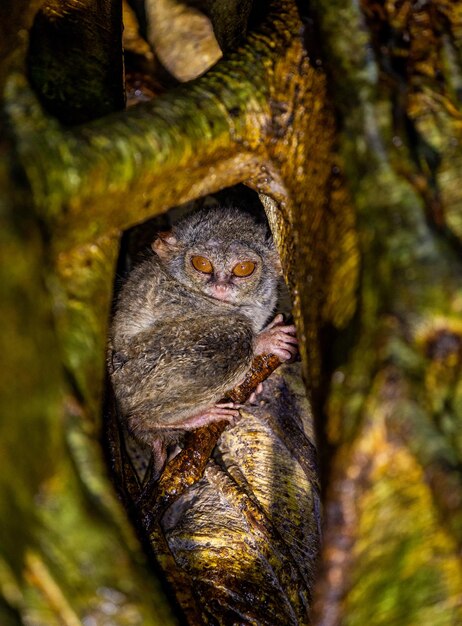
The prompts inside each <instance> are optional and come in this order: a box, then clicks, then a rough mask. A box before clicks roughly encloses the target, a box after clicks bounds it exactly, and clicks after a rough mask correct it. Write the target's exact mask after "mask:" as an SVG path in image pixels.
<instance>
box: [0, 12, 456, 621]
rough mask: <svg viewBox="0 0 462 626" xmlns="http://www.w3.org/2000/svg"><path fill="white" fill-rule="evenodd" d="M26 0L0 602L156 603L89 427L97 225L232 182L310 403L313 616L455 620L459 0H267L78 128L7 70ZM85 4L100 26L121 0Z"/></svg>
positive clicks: (53, 608) (99, 295)
mask: <svg viewBox="0 0 462 626" xmlns="http://www.w3.org/2000/svg"><path fill="white" fill-rule="evenodd" d="M10 4H11V3H10ZM42 4H43V3H40V2H30V3H27V2H17V3H15V4H14V6H13V5H11V7H10V8H11V12H10V16H9V22H10V24H11V29H9V30H8V32H7V34H6V37H5V38H4V41H6V43H7V45H8V46H10V47H13V46H14V47H15V51H14V52H11V51H9V50H8V49H7V51H6V52H2V55H1V56H0V86H1V88H2V93H3V103H2V115H1V123H2V132H1V133H0V138H1V139H0V142H1V144H0V145H1V152H0V180H1V184H2V190H3V192H4V193H3V194H2V199H1V202H2V211H1V213H0V215H1V220H2V223H1V225H0V226H1V227H0V237H1V238H2V241H1V244H2V245H1V247H0V250H1V253H2V265H1V268H2V269H1V272H2V274H1V282H0V284H1V286H2V309H1V313H0V315H1V322H0V323H1V328H2V330H3V336H2V342H3V345H2V351H1V353H2V355H4V360H5V367H4V371H5V374H4V375H3V376H2V378H1V384H2V403H4V404H3V407H2V415H5V416H6V419H3V420H2V422H1V424H0V428H1V430H2V433H1V440H2V442H4V447H5V456H4V467H5V469H4V471H3V472H2V476H1V477H0V485H1V489H2V494H3V497H2V500H1V506H2V507H3V511H2V515H1V519H2V525H3V534H4V537H5V540H4V541H3V545H2V554H1V556H2V561H1V562H0V580H1V581H2V594H3V596H2V598H3V600H2V603H0V617H1V619H2V623H3V621H4V622H5V623H6V624H10V623H12V624H13V623H20V620H21V619H23V620H28V621H29V622H32V623H34V624H35V623H37V624H42V623H43V624H45V623H46V624H53V623H56V624H58V623H65V624H73V623H79V620H82V619H83V618H85V617H88V618H90V617H94V618H95V619H96V620H98V619H101V620H103V613H104V606H107V604H105V603H108V602H109V603H110V604H111V606H112V607H113V609H114V611H115V612H114V615H116V617H114V621H113V622H112V623H119V622H116V621H115V620H120V623H121V624H122V623H124V620H125V619H130V617H128V618H127V615H132V616H133V615H135V617H134V618H133V623H136V619H139V620H141V621H142V623H146V624H151V623H152V624H156V623H162V624H169V623H174V618H172V616H171V614H170V612H169V610H168V608H167V607H166V605H165V603H164V601H163V594H162V592H161V590H160V589H159V587H158V585H157V583H156V581H155V579H154V576H153V575H152V573H151V574H150V573H149V572H148V571H147V569H146V568H145V563H144V561H143V557H142V552H141V550H140V547H139V545H138V543H137V541H136V540H135V538H134V534H133V531H132V529H131V526H130V524H129V523H128V522H127V520H126V518H125V516H124V514H123V512H122V511H121V508H120V506H119V503H118V502H117V500H116V498H115V496H114V494H113V491H112V488H111V486H110V483H109V481H108V478H107V475H106V469H105V466H104V462H103V459H102V454H101V448H100V445H99V438H100V434H101V421H100V415H101V398H102V389H103V382H104V350H105V337H106V331H107V320H108V317H109V311H110V301H111V294H112V281H113V277H114V272H115V262H116V257H117V252H118V239H119V235H120V232H121V231H122V230H124V229H126V228H128V227H130V226H132V225H134V224H136V223H139V222H141V221H143V220H145V219H147V218H148V217H151V216H153V215H155V214H157V213H160V212H163V211H166V210H167V209H168V208H170V207H171V206H173V205H176V204H179V203H182V202H185V201H187V200H190V199H193V198H196V197H198V196H201V195H205V194H207V193H210V192H213V191H216V190H219V189H221V188H223V187H224V186H228V185H232V184H235V183H237V182H242V181H245V182H246V183H247V184H249V185H251V186H252V187H253V188H254V189H256V190H258V191H259V193H260V196H261V199H262V202H263V203H264V205H265V208H266V210H267V214H268V217H269V220H270V223H271V226H272V229H273V233H274V237H275V240H276V243H277V245H278V248H279V251H280V255H281V260H282V264H283V268H284V273H285V276H286V279H287V282H288V285H289V288H290V290H291V294H292V297H293V301H294V317H295V320H296V324H297V328H298V335H299V339H300V342H301V356H302V361H303V368H304V374H305V380H306V384H307V386H308V388H309V390H310V393H311V397H312V399H313V406H314V410H315V417H316V419H317V424H318V433H319V442H320V446H321V456H322V466H323V468H324V474H323V481H324V483H325V493H326V504H325V539H324V552H323V563H322V568H321V574H320V581H319V585H318V593H317V601H316V603H315V616H314V622H315V623H316V624H320V625H321V624H322V625H323V626H330V625H334V624H348V625H355V624H358V625H361V626H362V625H363V624H366V623H374V624H382V623H383V624H390V623H394V624H403V626H404V625H405V624H409V623H422V624H428V625H429V626H430V625H431V626H433V625H434V624H451V623H457V622H458V621H460V619H461V609H460V606H461V597H460V589H461V588H462V571H461V565H460V560H459V556H460V545H461V541H462V530H461V529H462V513H461V511H462V507H461V504H462V485H461V474H460V464H461V438H460V434H459V428H458V424H459V421H460V416H461V412H462V408H461V407H462V402H461V397H462V384H461V378H460V371H461V359H462V330H461V329H462V326H461V321H460V320H461V308H462V307H461V302H462V293H461V286H460V275H461V271H460V270H461V267H460V265H461V261H460V249H461V248H460V240H461V236H462V220H461V217H460V216H461V196H460V188H459V186H458V182H457V181H458V177H459V175H458V172H459V170H460V163H461V150H460V115H461V113H460V108H461V107H460V75H461V63H462V61H461V44H460V33H461V32H462V31H461V28H462V17H461V11H460V7H459V5H458V3H448V2H446V1H445V0H438V1H437V2H433V3H411V2H408V1H405V2H401V3H393V2H390V3H386V4H384V3H373V2H369V1H368V0H363V1H362V2H361V4H358V3H354V2H351V1H350V0H336V1H335V2H327V1H326V2H325V1H324V0H315V1H314V2H313V4H312V7H311V10H310V11H311V12H308V11H307V12H306V14H303V12H304V9H300V8H297V6H296V4H295V2H292V1H291V0H279V1H275V2H272V3H271V5H270V10H269V12H268V15H267V17H266V19H265V20H264V21H263V22H262V24H261V25H260V26H258V27H256V28H255V29H254V30H253V31H252V32H251V33H250V34H249V36H248V38H247V40H246V42H245V43H244V44H243V46H242V47H241V48H239V49H238V50H237V51H235V52H232V53H229V54H228V55H226V57H225V58H224V59H223V60H222V61H220V62H219V63H218V64H217V65H216V66H215V67H214V68H212V69H211V70H210V71H209V72H207V74H205V75H204V76H203V77H201V78H199V79H198V80H197V81H193V82H192V83H190V84H185V85H182V86H181V87H178V88H176V89H174V90H172V91H169V92H168V93H166V94H165V95H162V96H160V97H158V98H157V99H156V100H154V101H152V102H149V103H146V104H143V105H139V106H137V107H134V108H131V109H130V110H128V111H123V112H115V113H112V114H110V115H104V117H101V118H100V119H96V120H93V121H91V122H85V123H84V124H82V125H80V126H75V127H69V126H64V125H63V124H62V121H61V122H60V121H58V120H57V119H55V118H53V117H51V116H50V115H49V114H47V113H45V112H44V110H43V109H42V108H41V106H40V104H39V101H38V99H37V96H36V94H35V93H34V92H33V91H32V89H31V87H30V86H29V84H28V81H27V79H26V71H25V53H26V43H27V42H26V41H25V39H24V37H25V35H24V33H25V30H27V29H29V28H30V25H31V23H32V19H33V17H34V16H35V15H36V13H37V11H38V10H39V8H40V6H41V5H42ZM61 4H62V5H66V6H71V5H72V4H74V3H72V2H69V3H61ZM87 5H88V7H91V10H93V9H94V10H96V15H97V16H98V23H99V24H100V25H101V23H102V22H101V19H102V17H103V15H107V14H108V13H109V14H110V15H111V16H112V17H111V19H110V30H111V34H110V36H109V39H108V40H109V41H115V39H113V37H115V38H117V19H116V17H115V16H116V15H117V13H116V12H114V8H113V7H114V6H117V5H116V4H114V5H112V4H111V5H109V3H102V4H101V5H99V4H98V3H96V2H88V3H86V4H85V6H87ZM7 6H8V5H7ZM48 6H50V5H48ZM97 6H100V8H99V9H95V7H97ZM101 7H103V8H101ZM87 10H90V9H87ZM2 11H3V10H2ZM299 11H302V15H300V12H299ZM3 13H4V11H3ZM63 14H65V11H63ZM2 15H3V14H2ZM41 15H46V13H44V12H43V11H42V14H41ZM86 15H87V14H85V15H84V17H86ZM84 17H82V19H80V18H79V20H78V21H77V22H76V23H75V24H76V25H75V29H76V34H78V31H79V29H80V24H82V22H85V19H84ZM100 18H101V19H100ZM1 23H2V24H3V23H4V20H3V19H2V20H1ZM87 26H88V23H87ZM36 28H38V27H37V26H36ZM43 28H45V27H43ZM72 28H74V26H73V27H72ZM39 31H40V32H38V33H37V32H36V33H35V34H34V46H36V48H35V50H36V51H37V53H43V52H44V51H45V49H44V48H42V44H41V43H39V42H40V37H38V35H41V34H42V33H43V32H44V31H43V30H42V27H40V28H39ZM119 34H120V33H119ZM103 49H105V50H106V52H103V53H102V57H101V58H102V61H103V63H102V65H103V66H104V65H105V62H106V61H107V60H108V57H107V48H104V46H103ZM116 50H119V48H116ZM116 54H118V52H116ZM38 58H39V57H37V59H38ZM37 63H38V67H37V68H36V70H35V72H38V71H39V70H40V69H43V67H41V64H42V63H43V61H39V60H37ZM83 66H86V61H85V60H84V61H83ZM60 67H61V66H60ZM62 67H63V68H65V67H66V66H65V65H63V66H62ZM87 67H88V68H91V64H89V65H88V66H87ZM117 67H120V66H119V65H117ZM117 67H116V74H117V72H118V71H119V70H117ZM68 71H69V70H68V68H67V69H65V71H64V75H65V77H66V76H67V75H68V74H67V73H68ZM82 71H83V70H82ZM90 74H91V75H92V76H93V74H92V70H91V69H90ZM36 76H39V74H37V73H36ZM119 78H120V80H121V76H119ZM60 80H61V79H60ZM97 83H98V87H97V90H96V93H97V92H98V89H100V88H101V89H102V90H103V91H104V95H108V97H109V95H111V96H112V97H113V98H112V99H111V98H109V100H106V99H104V103H105V104H104V107H105V108H104V107H103V108H104V110H103V111H102V113H104V114H105V113H106V112H107V111H108V110H109V109H111V110H112V109H117V108H120V106H121V100H120V97H121V92H120V89H119V88H118V87H119V86H120V84H119V83H117V79H116V84H115V87H114V82H112V83H111V84H112V87H111V86H109V87H107V85H108V83H105V82H104V80H102V78H101V75H100V76H99V78H98V81H97ZM35 85H36V87H37V88H38V89H39V90H42V93H41V98H42V102H46V99H44V98H43V96H44V94H43V91H46V89H45V88H46V87H47V83H46V79H44V78H43V76H42V77H40V76H39V78H38V79H37V80H36V81H35ZM104 85H106V86H104ZM106 89H107V90H108V91H110V92H111V94H106ZM53 93H57V92H53ZM79 93H80V91H79ZM114 94H115V95H114ZM92 98H93V99H95V98H96V99H98V97H97V96H92ZM92 98H90V104H91V99H92ZM86 106H87V107H88V103H87V105H86ZM90 108H91V107H90ZM64 109H65V110H66V111H67V105H64ZM102 113H101V114H102ZM58 114H59V113H58ZM99 114H100V113H99ZM89 116H90V115H89V114H88V108H87V114H86V115H85V116H84V117H85V120H87V119H88V117H89ZM71 117H72V116H71ZM72 119H74V120H76V121H77V118H76V117H72ZM61 120H65V121H66V122H69V119H68V118H66V115H65V114H63V116H62V117H61ZM79 121H82V120H79ZM344 177H346V178H347V180H348V191H347V190H346V188H345V185H344V182H343V179H344ZM25 364H27V367H25ZM214 471H215V470H214V469H210V470H209V482H210V484H214V483H213V481H214V480H215V478H214V477H215V474H214ZM227 488H228V487H227V485H225V484H222V485H221V487H220V488H219V489H218V487H217V491H218V490H222V491H225V490H226V489H227ZM248 511H249V509H247V512H248ZM249 515H250V513H249ZM249 519H250V518H249ZM98 590H99V591H98ZM101 590H103V591H101ZM202 592H203V593H204V594H205V595H207V593H208V592H207V590H206V589H205V590H203V591H202ZM130 611H132V612H133V613H131V614H130ZM50 615H51V616H52V617H50ZM298 619H299V622H300V623H303V622H302V620H301V618H300V613H299V614H298ZM34 620H35V621H34ZM47 620H48V621H47ZM52 620H54V621H52ZM76 620H77V621H76ZM101 623H104V622H103V621H101Z"/></svg>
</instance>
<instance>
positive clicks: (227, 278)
mask: <svg viewBox="0 0 462 626" xmlns="http://www.w3.org/2000/svg"><path fill="white" fill-rule="evenodd" d="M262 265H263V263H262V259H261V258H260V256H259V255H258V254H257V253H256V252H254V251H253V250H251V249H249V248H248V247H247V246H244V245H242V244H239V243H237V242H233V243H231V244H228V245H226V246H224V245H223V244H220V243H219V242H213V241H211V242H207V244H201V245H197V246H194V247H193V248H192V249H190V250H188V251H187V253H186V254H185V257H184V272H185V275H186V277H187V280H188V282H189V283H190V284H191V286H193V287H194V288H195V289H197V290H199V291H202V292H203V293H205V294H206V295H208V296H210V297H212V298H215V299H217V300H222V301H225V302H231V303H233V304H239V303H242V302H243V301H244V300H247V299H250V298H252V297H254V294H255V292H256V290H257V286H258V284H259V282H260V278H261V272H262Z"/></svg>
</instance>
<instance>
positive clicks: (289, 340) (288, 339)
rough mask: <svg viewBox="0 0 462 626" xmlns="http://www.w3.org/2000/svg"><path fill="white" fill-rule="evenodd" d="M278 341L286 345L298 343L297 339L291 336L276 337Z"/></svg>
mask: <svg viewBox="0 0 462 626" xmlns="http://www.w3.org/2000/svg"><path fill="white" fill-rule="evenodd" d="M278 339H279V340H280V341H284V342H286V343H298V339H297V337H294V336H293V335H282V336H278Z"/></svg>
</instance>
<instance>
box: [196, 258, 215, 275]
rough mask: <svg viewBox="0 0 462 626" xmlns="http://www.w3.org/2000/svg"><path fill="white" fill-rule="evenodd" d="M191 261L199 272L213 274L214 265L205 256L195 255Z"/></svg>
mask: <svg viewBox="0 0 462 626" xmlns="http://www.w3.org/2000/svg"><path fill="white" fill-rule="evenodd" d="M191 263H192V265H193V267H194V269H196V270H197V271H198V272H202V273H203V274H211V273H212V272H213V265H212V264H211V262H210V261H209V260H208V259H206V258H205V256H193V257H192V258H191Z"/></svg>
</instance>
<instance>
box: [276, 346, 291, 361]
mask: <svg viewBox="0 0 462 626" xmlns="http://www.w3.org/2000/svg"><path fill="white" fill-rule="evenodd" d="M273 354H275V355H276V356H277V357H279V359H280V360H281V361H289V359H291V358H292V357H293V356H294V355H293V354H291V353H290V352H289V351H288V350H284V349H283V348H274V349H273Z"/></svg>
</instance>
